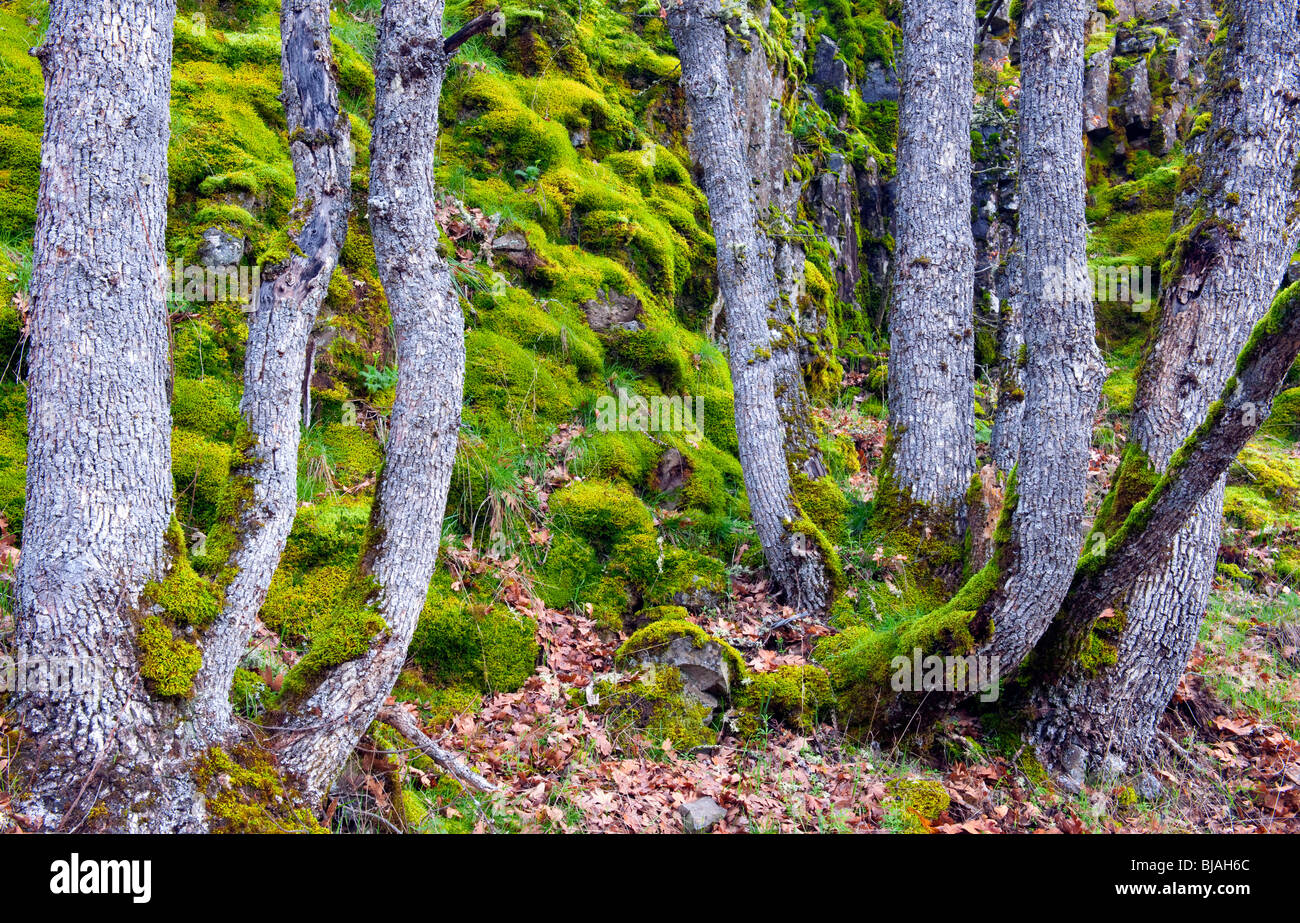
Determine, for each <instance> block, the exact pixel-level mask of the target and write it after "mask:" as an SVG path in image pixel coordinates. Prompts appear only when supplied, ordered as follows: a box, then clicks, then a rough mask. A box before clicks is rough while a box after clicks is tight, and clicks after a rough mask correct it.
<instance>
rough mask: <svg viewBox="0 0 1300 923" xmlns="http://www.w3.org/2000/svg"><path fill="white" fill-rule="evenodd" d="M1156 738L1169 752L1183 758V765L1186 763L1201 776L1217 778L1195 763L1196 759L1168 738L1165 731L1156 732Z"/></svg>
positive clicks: (1176, 742) (1208, 770) (1210, 771)
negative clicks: (1171, 751)
mask: <svg viewBox="0 0 1300 923" xmlns="http://www.w3.org/2000/svg"><path fill="white" fill-rule="evenodd" d="M1156 736H1157V737H1159V738H1160V740H1161V742H1163V743H1164V744H1165V746H1167V747H1168V748H1169V749H1170V750H1173V751H1174V753H1176V754H1178V755H1179V756H1181V757H1182V758H1183V761H1184V762H1185V763H1187V765H1188V766H1190V767H1192V768H1193V769H1195V770H1196V771H1197V772H1199V773H1201V774H1202V775H1207V776H1211V777H1214V778H1217V774H1216V773H1214V772H1213V771H1212V770H1210V769H1207V768H1206V767H1204V766H1202V765H1201V764H1200V763H1199V762H1198V761H1197V759H1196V757H1194V756H1192V755H1191V754H1190V753H1188V752H1187V750H1186V749H1184V747H1183V745H1182V744H1180V743H1179V742H1178V741H1176V740H1174V739H1173V738H1172V737H1170V736H1169V734H1168V732H1166V731H1156Z"/></svg>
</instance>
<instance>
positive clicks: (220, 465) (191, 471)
mask: <svg viewBox="0 0 1300 923" xmlns="http://www.w3.org/2000/svg"><path fill="white" fill-rule="evenodd" d="M230 459H231V449H230V446H229V445H228V444H225V443H221V442H213V441H212V440H210V439H206V438H204V437H203V436H200V435H199V434H197V433H191V432H188V431H186V430H180V429H178V430H174V431H173V432H172V481H173V482H174V484H175V487H176V501H177V502H176V507H177V514H178V515H180V516H182V517H183V518H184V519H185V521H187V522H191V523H195V524H197V525H199V526H200V527H201V528H203V529H205V530H206V529H207V528H208V527H209V526H211V525H212V523H213V522H215V520H216V518H217V506H218V504H219V503H220V501H221V495H222V493H223V492H224V491H225V489H226V481H227V479H228V478H229V477H230Z"/></svg>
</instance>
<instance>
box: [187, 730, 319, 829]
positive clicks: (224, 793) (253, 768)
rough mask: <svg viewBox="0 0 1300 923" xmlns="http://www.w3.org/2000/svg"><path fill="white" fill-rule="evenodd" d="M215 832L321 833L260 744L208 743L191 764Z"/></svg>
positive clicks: (310, 812) (308, 811)
mask: <svg viewBox="0 0 1300 923" xmlns="http://www.w3.org/2000/svg"><path fill="white" fill-rule="evenodd" d="M193 776H194V781H195V782H196V783H197V785H198V787H199V789H200V790H201V791H202V792H203V794H204V798H205V807H206V810H207V815H208V819H209V821H210V823H211V826H212V831H213V832H214V833H324V832H325V830H324V828H323V827H321V826H320V824H319V823H318V822H317V821H316V816H315V814H313V813H312V811H311V810H310V808H309V807H307V806H305V805H303V804H302V802H301V797H300V796H299V795H298V793H297V792H295V791H294V790H293V789H292V788H290V787H289V786H288V785H287V784H286V783H285V780H284V779H283V778H282V777H281V775H280V772H279V770H278V769H277V767H276V765H275V763H274V761H273V759H272V757H271V756H270V755H269V754H267V753H266V752H265V751H264V750H261V749H260V748H257V747H253V746H242V747H237V748H234V749H231V750H229V751H226V750H220V749H217V748H212V749H210V750H207V751H205V752H204V753H203V754H202V755H201V756H200V757H199V758H198V759H197V760H196V761H195V764H194V770H193Z"/></svg>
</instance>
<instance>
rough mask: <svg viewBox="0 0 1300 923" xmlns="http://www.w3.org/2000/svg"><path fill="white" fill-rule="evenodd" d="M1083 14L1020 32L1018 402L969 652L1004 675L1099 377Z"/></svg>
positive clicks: (1064, 526) (1047, 592)
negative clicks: (986, 618) (995, 661)
mask: <svg viewBox="0 0 1300 923" xmlns="http://www.w3.org/2000/svg"><path fill="white" fill-rule="evenodd" d="M1091 9H1092V8H1091V4H1090V3H1088V2H1087V0H1027V2H1026V3H1025V8H1024V13H1023V16H1022V19H1021V25H1020V32H1019V35H1020V41H1021V49H1022V50H1021V68H1022V69H1021V95H1020V144H1021V152H1022V155H1021V169H1020V202H1021V209H1020V228H1019V230H1020V245H1021V247H1022V249H1023V259H1022V262H1021V272H1022V273H1023V277H1022V279H1023V281H1022V284H1023V297H1022V305H1023V308H1022V326H1021V335H1022V337H1023V352H1024V382H1025V402H1024V404H1025V406H1024V411H1023V418H1022V420H1021V422H1020V432H1021V436H1020V455H1019V461H1018V463H1017V465H1016V506H1015V509H1014V512H1013V513H1012V517H1011V536H1010V542H1009V543H1008V544H1007V545H1006V547H1005V548H1003V549H1000V550H999V552H998V554H999V561H998V566H999V569H1000V571H1001V573H1000V574H999V579H1000V584H999V588H998V590H997V592H996V594H995V604H994V606H993V607H992V609H993V613H992V619H993V636H992V638H991V639H990V640H989V641H988V642H987V643H986V644H985V645H984V646H983V648H982V649H981V651H980V653H982V654H986V655H991V656H996V657H999V658H1000V660H1001V668H1002V670H1003V672H1004V673H1005V672H1006V671H1008V670H1010V669H1011V667H1012V666H1014V665H1015V664H1018V663H1019V662H1020V661H1021V660H1022V659H1023V658H1024V656H1025V655H1026V654H1027V653H1029V651H1030V650H1031V649H1032V648H1033V646H1034V644H1035V643H1036V642H1037V641H1038V639H1039V638H1040V637H1041V636H1042V634H1043V632H1044V631H1045V630H1046V629H1047V626H1048V625H1049V624H1050V623H1051V620H1052V617H1053V616H1054V615H1055V614H1056V612H1057V609H1058V608H1059V606H1060V604H1061V600H1062V599H1064V598H1065V593H1066V591H1067V590H1068V589H1069V586H1070V579H1071V577H1072V576H1073V575H1074V568H1075V565H1076V563H1077V561H1078V555H1079V546H1080V543H1081V541H1082V538H1083V533H1082V530H1083V504H1084V488H1085V482H1086V478H1087V472H1088V449H1089V445H1090V443H1091V440H1092V421H1093V415H1094V413H1095V412H1096V407H1097V399H1098V397H1099V395H1100V393H1101V383H1102V380H1103V377H1104V371H1105V366H1104V364H1103V363H1102V360H1101V355H1100V352H1099V351H1098V349H1097V344H1096V328H1095V324H1094V319H1093V309H1092V293H1091V289H1090V287H1089V286H1087V285H1086V275H1085V273H1086V271H1087V248H1086V244H1087V229H1086V225H1085V223H1084V215H1083V203H1084V180H1083V136H1082V133H1081V132H1080V131H1079V112H1081V111H1082V107H1083V51H1084V40H1085V29H1084V23H1085V22H1086V20H1087V17H1088V14H1089V13H1090V12H1091Z"/></svg>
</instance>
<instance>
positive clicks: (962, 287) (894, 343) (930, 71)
mask: <svg viewBox="0 0 1300 923" xmlns="http://www.w3.org/2000/svg"><path fill="white" fill-rule="evenodd" d="M974 45H975V3H974V0H908V2H906V3H904V4H903V51H902V57H901V65H900V78H901V82H902V91H901V96H900V99H899V107H898V200H897V206H896V209H895V213H894V227H895V233H894V236H895V239H896V249H895V258H894V276H893V279H892V304H891V306H890V312H889V440H890V450H889V452H888V453H887V459H888V462H887V465H888V468H887V470H886V471H885V472H884V475H885V477H886V479H887V481H886V484H887V485H888V486H887V487H886V490H888V491H889V494H885V493H883V492H882V496H887V495H892V494H893V490H896V491H897V495H896V496H897V503H898V504H900V505H901V506H902V507H903V509H901V510H899V511H897V513H896V512H895V511H892V510H889V511H886V514H887V515H889V516H890V517H891V524H897V525H901V526H903V527H905V528H907V529H908V530H909V531H916V532H918V533H923V531H924V530H925V529H926V528H927V527H928V528H930V529H932V530H933V532H934V537H935V538H937V539H939V540H941V541H948V540H955V541H956V542H957V543H960V532H961V529H962V528H963V523H964V518H965V497H966V491H967V489H968V488H969V487H970V482H971V475H972V474H974V472H975V337H974V330H973V327H972V323H973V311H972V305H973V302H974V297H975V294H974V293H975V242H974V239H973V237H972V235H971V220H970V219H971V215H970V209H971V165H970V126H971V111H972V106H973V103H974V95H975V90H974V83H973V80H974V77H973V68H974V58H973V55H974Z"/></svg>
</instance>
